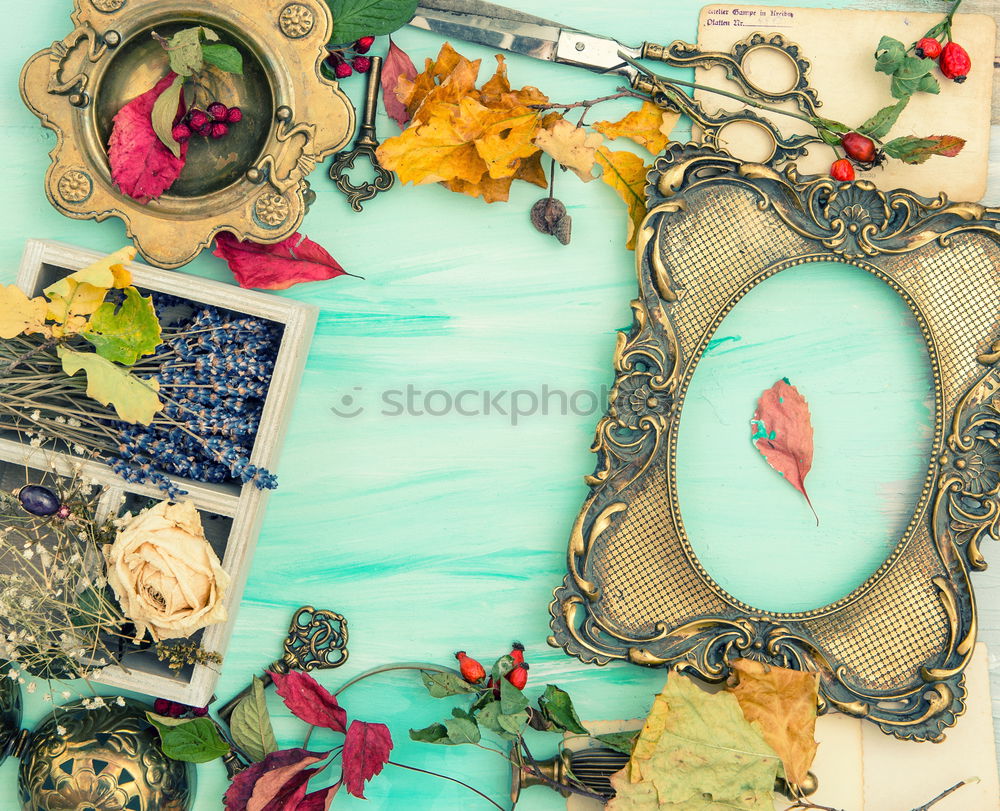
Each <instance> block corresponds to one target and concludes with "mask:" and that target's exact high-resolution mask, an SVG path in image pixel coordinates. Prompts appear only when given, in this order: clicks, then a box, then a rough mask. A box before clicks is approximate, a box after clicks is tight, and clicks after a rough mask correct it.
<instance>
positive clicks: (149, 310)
mask: <svg viewBox="0 0 1000 811" xmlns="http://www.w3.org/2000/svg"><path fill="white" fill-rule="evenodd" d="M80 335H82V336H83V337H84V338H85V339H86V340H87V341H89V342H90V343H91V344H93V345H94V349H96V350H97V354H98V355H100V356H101V357H102V358H106V359H107V360H110V361H114V362H116V363H124V364H125V365H127V366H130V365H131V364H133V363H135V362H136V361H137V360H138V359H139V358H140V357H141V356H143V355H152V354H153V353H154V352H155V351H156V347H158V346H159V345H160V322H159V320H158V319H157V317H156V309H155V308H154V307H153V298H152V296H150V297H148V298H144V297H143V296H142V294H140V293H139V291H138V290H136V289H135V288H134V287H126V288H125V301H123V302H122V304H121V306H116V305H115V303H114V302H111V301H106V302H104V303H103V304H102V305H101V306H100V307H98V308H97V309H96V310H94V314H93V315H92V316H90V322H89V323H88V324H87V326H86V327H85V328H84V329H82V330H81V331H80Z"/></svg>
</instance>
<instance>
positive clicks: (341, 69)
mask: <svg viewBox="0 0 1000 811" xmlns="http://www.w3.org/2000/svg"><path fill="white" fill-rule="evenodd" d="M333 72H334V73H335V74H336V75H337V78H338V79H346V78H347V77H348V76H350V75H351V74H352V73H354V69H353V68H352V67H351V66H350V65H348V64H347V63H346V62H340V63H339V64H338V65H337V66H336V67H335V68H334V69H333Z"/></svg>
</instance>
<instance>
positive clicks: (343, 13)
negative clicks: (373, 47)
mask: <svg viewBox="0 0 1000 811" xmlns="http://www.w3.org/2000/svg"><path fill="white" fill-rule="evenodd" d="M327 5H329V6H330V11H331V12H332V13H333V37H332V38H331V42H333V43H334V44H335V45H344V44H346V43H348V42H354V40H356V39H361V37H367V36H372V37H380V36H382V35H384V34H391V33H392V32H393V31H395V30H396V29H397V28H402V27H403V26H404V25H406V24H407V23H408V22H409V21H410V20H412V19H413V15H414V14H415V13H416V10H417V0H327Z"/></svg>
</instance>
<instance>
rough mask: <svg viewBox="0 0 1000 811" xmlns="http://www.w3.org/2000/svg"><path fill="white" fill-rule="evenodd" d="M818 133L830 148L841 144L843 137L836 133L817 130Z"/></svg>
mask: <svg viewBox="0 0 1000 811" xmlns="http://www.w3.org/2000/svg"><path fill="white" fill-rule="evenodd" d="M816 132H817V133H818V134H819V137H820V138H822V139H823V142H824V143H827V144H829V145H830V146H837V145H838V144H839V143H840V138H841V136H839V135H838V134H837V133H835V132H830V131H829V130H816Z"/></svg>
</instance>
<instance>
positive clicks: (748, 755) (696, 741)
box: [606, 673, 779, 811]
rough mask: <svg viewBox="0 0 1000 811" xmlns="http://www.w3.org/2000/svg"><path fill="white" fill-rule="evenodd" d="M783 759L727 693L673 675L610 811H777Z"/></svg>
mask: <svg viewBox="0 0 1000 811" xmlns="http://www.w3.org/2000/svg"><path fill="white" fill-rule="evenodd" d="M778 764H779V758H778V756H777V755H776V754H775V753H774V751H773V750H772V749H771V747H770V746H768V744H767V742H766V741H765V740H764V737H763V736H762V735H761V733H760V731H759V730H758V729H757V727H755V726H754V725H753V724H751V723H750V722H749V721H747V720H746V718H744V716H743V713H742V712H741V710H740V705H739V703H738V702H737V701H736V699H735V698H734V697H733V696H732V695H731V694H730V693H725V692H722V693H708V692H706V691H705V690H703V689H701V688H700V687H698V686H697V685H696V684H695V683H694V682H693V681H692V680H691V679H689V678H688V677H686V676H683V675H681V674H680V673H671V674H670V676H669V677H668V678H667V683H666V686H665V687H664V688H663V691H662V692H661V693H660V694H659V695H658V696H657V697H656V699H655V700H654V702H653V707H652V709H651V710H650V713H649V717H648V718H647V720H646V723H645V725H644V726H643V728H642V731H641V732H640V733H639V738H638V740H637V741H636V744H635V747H634V749H633V751H632V756H631V758H630V759H629V762H628V764H626V766H625V768H624V769H622V770H621V771H620V772H618V773H617V774H615V775H613V776H612V778H611V785H612V786H613V787H614V789H615V797H614V799H613V800H611V801H610V802H609V803H608V805H607V806H606V808H607V811H666V810H667V809H670V811H722V810H723V809H745V811H772V809H773V808H774V800H773V788H774V779H775V777H776V776H777V773H778Z"/></svg>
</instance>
